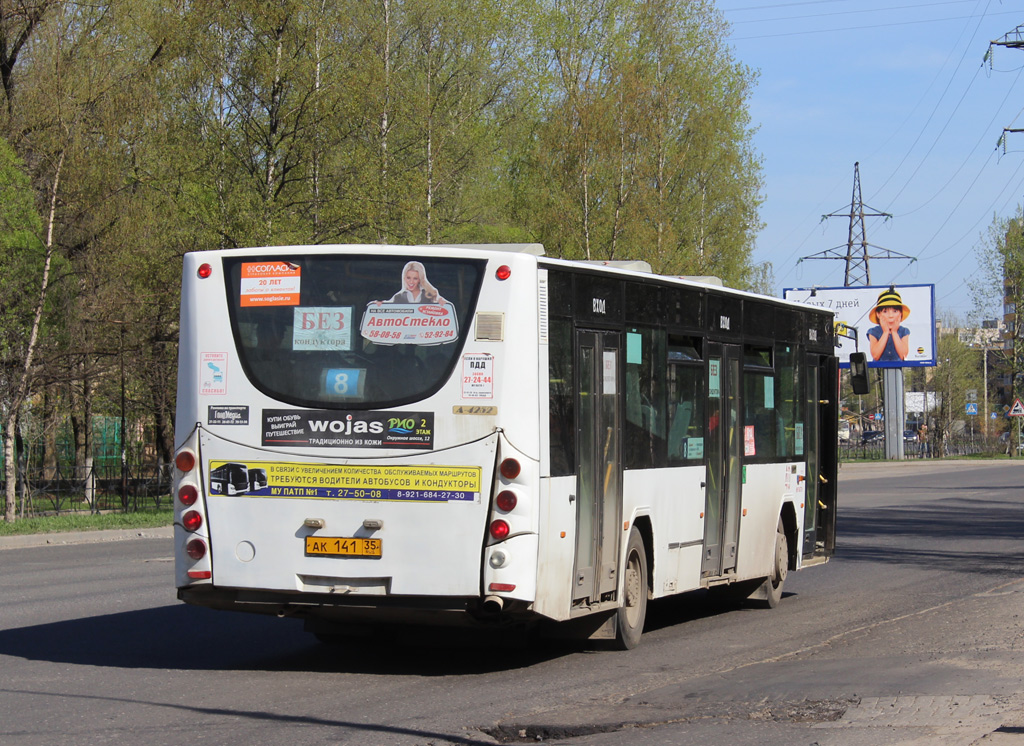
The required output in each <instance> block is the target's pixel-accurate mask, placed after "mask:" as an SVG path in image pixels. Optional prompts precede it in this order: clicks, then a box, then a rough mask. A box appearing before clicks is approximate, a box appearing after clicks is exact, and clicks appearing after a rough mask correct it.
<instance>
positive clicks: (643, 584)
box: [615, 527, 647, 650]
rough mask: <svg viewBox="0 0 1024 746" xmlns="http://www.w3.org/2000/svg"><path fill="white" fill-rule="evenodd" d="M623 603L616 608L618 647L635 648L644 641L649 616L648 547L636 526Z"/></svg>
mask: <svg viewBox="0 0 1024 746" xmlns="http://www.w3.org/2000/svg"><path fill="white" fill-rule="evenodd" d="M624 573H625V577H624V578H623V583H622V605H621V606H620V607H619V608H618V610H617V611H616V612H615V647H616V648H618V649H619V650H632V649H633V648H635V647H636V646H637V645H639V644H640V636H641V635H642V634H643V631H644V620H645V619H646V618H647V551H646V550H645V549H644V540H643V537H642V536H640V532H639V531H637V530H636V527H634V528H633V529H632V531H630V532H629V543H628V544H627V545H626V564H625V568H624Z"/></svg>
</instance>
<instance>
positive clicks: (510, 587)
mask: <svg viewBox="0 0 1024 746" xmlns="http://www.w3.org/2000/svg"><path fill="white" fill-rule="evenodd" d="M515 589H516V585H515V583H491V584H490V585H489V586H487V590H489V591H497V592H498V593H511V592H512V591H514V590H515Z"/></svg>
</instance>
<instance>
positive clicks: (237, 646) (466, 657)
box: [0, 604, 572, 676]
mask: <svg viewBox="0 0 1024 746" xmlns="http://www.w3.org/2000/svg"><path fill="white" fill-rule="evenodd" d="M488 640H489V641H490V642H491V643H492V644H491V645H490V647H485V645H486V643H487V642H488ZM569 652H572V648H569V647H566V646H554V645H536V646H530V647H528V648H527V647H523V646H522V645H514V644H512V643H509V642H508V641H507V640H506V639H503V638H496V637H493V636H491V637H489V638H487V639H483V638H479V637H473V638H469V637H467V636H466V635H465V634H462V635H460V637H459V638H458V639H453V638H452V636H450V635H445V636H441V635H437V636H426V635H422V634H418V635H416V636H415V639H413V636H412V635H411V633H410V634H409V635H408V636H403V637H393V638H384V637H381V636H378V637H375V638H370V639H362V638H358V637H354V638H352V640H351V643H348V644H346V643H338V644H331V645H324V644H321V643H318V642H317V641H316V640H315V639H314V638H313V636H312V635H309V634H307V633H305V632H304V631H303V630H302V623H301V622H300V621H299V620H295V619H277V618H275V617H268V616H262V615H256V614H235V613H230V612H222V611H221V612H218V611H211V610H209V609H203V608H197V607H192V606H187V605H185V604H181V605H172V606H161V607H157V608H153V609H143V610H140V611H128V612H120V613H116V614H106V615H103V616H96V617H86V618H83V619H70V620H67V621H62V622H53V623H49V624H39V625H33V626H28V627H20V628H16V629H7V630H2V631H0V655H7V656H12V657H17V658H26V659H28V660H42V661H50V662H54V663H68V664H72V665H85V666H110V667H116V668H167V669H177V670H253V671H310V672H321V671H323V672H334V673H338V672H344V673H375V674H384V675H409V676H452V675H456V676H457V675H463V674H464V675H476V674H483V673H489V672H493V671H502V670H512V669H516V668H522V667H527V666H531V665H534V664H536V663H539V662H541V661H544V660H548V659H551V658H555V657H558V656H561V655H565V654H567V653H569Z"/></svg>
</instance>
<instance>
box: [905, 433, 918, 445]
mask: <svg viewBox="0 0 1024 746" xmlns="http://www.w3.org/2000/svg"><path fill="white" fill-rule="evenodd" d="M903 442H904V443H916V442H917V430H904V431H903Z"/></svg>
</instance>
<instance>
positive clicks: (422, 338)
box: [359, 261, 459, 345]
mask: <svg viewBox="0 0 1024 746" xmlns="http://www.w3.org/2000/svg"><path fill="white" fill-rule="evenodd" d="M359 333H360V334H361V335H362V337H363V339H367V340H369V341H371V342H376V343H377V344H389V345H437V344H444V343H445V342H454V341H455V340H457V339H458V338H459V321H458V319H457V318H456V316H455V306H453V305H452V304H451V303H449V302H448V301H447V300H445V299H444V297H442V295H441V291H440V290H438V289H437V288H436V287H434V286H433V285H432V284H431V282H430V280H429V279H427V270H426V267H424V266H423V264H422V263H421V262H417V261H411V262H406V263H405V266H404V267H403V268H402V278H401V288H400V289H399V290H398V292H397V293H395V294H394V295H392V296H391V297H390V298H388V299H386V300H384V299H382V300H373V301H370V302H369V303H367V304H366V310H365V311H364V312H363V320H362V323H361V324H360V326H359Z"/></svg>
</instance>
